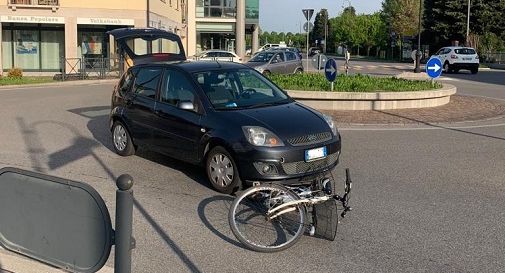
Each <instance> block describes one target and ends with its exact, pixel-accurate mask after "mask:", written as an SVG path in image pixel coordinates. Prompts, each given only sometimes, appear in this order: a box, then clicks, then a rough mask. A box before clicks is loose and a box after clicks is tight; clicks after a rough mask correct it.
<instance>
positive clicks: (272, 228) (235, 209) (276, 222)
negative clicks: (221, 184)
mask: <svg viewBox="0 0 505 273" xmlns="http://www.w3.org/2000/svg"><path fill="white" fill-rule="evenodd" d="M351 188H352V181H351V176H350V172H349V169H346V181H345V190H344V194H343V195H342V196H340V195H338V194H333V187H332V183H331V180H330V179H329V178H324V179H318V180H316V181H314V182H313V183H312V184H311V185H308V186H303V185H301V186H283V185H279V184H273V183H271V184H260V185H255V186H253V187H251V188H249V189H247V190H245V191H244V192H242V193H241V194H240V195H239V196H237V198H236V199H235V200H234V202H233V203H232V205H231V208H230V211H229V215H228V221H229V224H230V227H231V230H232V232H233V234H234V235H235V237H236V238H237V239H238V240H239V241H240V242H241V243H243V244H244V245H245V246H246V247H247V248H249V249H251V250H254V251H258V252H276V251H281V250H285V249H287V248H289V247H291V246H292V245H294V244H295V243H296V242H297V241H298V240H299V239H300V238H301V236H302V235H303V234H304V233H305V232H306V231H308V233H309V234H310V235H312V236H318V237H323V238H326V239H329V240H334V239H335V236H336V232H337V225H338V214H337V204H338V203H340V205H341V207H342V209H343V211H342V213H341V214H340V216H341V217H342V218H344V217H345V216H346V214H347V212H349V211H351V207H350V206H349V200H350V194H351ZM309 214H310V215H311V216H312V217H310V218H309V217H308V215H309Z"/></svg>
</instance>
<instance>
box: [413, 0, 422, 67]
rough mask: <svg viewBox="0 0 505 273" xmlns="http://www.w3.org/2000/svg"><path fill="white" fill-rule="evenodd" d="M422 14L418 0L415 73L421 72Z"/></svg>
mask: <svg viewBox="0 0 505 273" xmlns="http://www.w3.org/2000/svg"><path fill="white" fill-rule="evenodd" d="M422 14H423V0H419V29H418V31H419V34H418V37H417V52H416V69H415V70H414V72H415V73H421V18H422Z"/></svg>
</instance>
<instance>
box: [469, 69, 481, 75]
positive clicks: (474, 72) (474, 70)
mask: <svg viewBox="0 0 505 273" xmlns="http://www.w3.org/2000/svg"><path fill="white" fill-rule="evenodd" d="M470 72H472V74H474V75H475V74H477V73H479V69H478V68H472V70H470Z"/></svg>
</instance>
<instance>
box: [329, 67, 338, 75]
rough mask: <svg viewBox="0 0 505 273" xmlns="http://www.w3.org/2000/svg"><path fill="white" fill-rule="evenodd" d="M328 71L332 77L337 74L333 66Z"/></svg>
mask: <svg viewBox="0 0 505 273" xmlns="http://www.w3.org/2000/svg"><path fill="white" fill-rule="evenodd" d="M328 71H330V73H331V75H333V74H335V71H337V70H335V68H334V67H333V65H330V68H328Z"/></svg>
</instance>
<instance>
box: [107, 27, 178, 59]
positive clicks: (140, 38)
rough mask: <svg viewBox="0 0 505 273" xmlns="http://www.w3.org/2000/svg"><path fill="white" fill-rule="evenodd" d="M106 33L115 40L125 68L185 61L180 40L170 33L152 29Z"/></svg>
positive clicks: (122, 29)
mask: <svg viewBox="0 0 505 273" xmlns="http://www.w3.org/2000/svg"><path fill="white" fill-rule="evenodd" d="M107 33H108V34H110V35H112V36H113V37H114V39H115V40H116V43H117V47H118V50H119V53H120V56H121V58H122V59H123V60H124V61H125V62H126V65H127V66H133V65H137V64H144V63H152V62H168V61H185V60H186V53H185V52H184V47H183V46H182V42H181V38H180V37H179V36H178V35H176V34H174V33H172V32H168V31H165V30H161V29H154V28H120V29H114V30H111V31H109V32H107Z"/></svg>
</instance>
